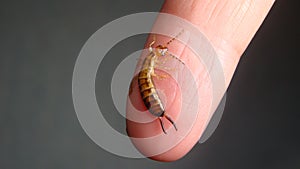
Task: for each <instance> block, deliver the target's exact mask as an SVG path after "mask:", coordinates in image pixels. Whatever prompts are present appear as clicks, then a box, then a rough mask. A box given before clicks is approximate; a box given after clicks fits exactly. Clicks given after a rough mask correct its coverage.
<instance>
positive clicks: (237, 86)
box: [0, 0, 300, 169]
mask: <svg viewBox="0 0 300 169" xmlns="http://www.w3.org/2000/svg"><path fill="white" fill-rule="evenodd" d="M296 2H297V1H294V4H293V3H292V2H288V1H284V0H282V1H278V2H277V3H276V4H275V5H274V6H273V9H272V11H271V12H270V13H269V15H268V17H267V18H266V20H265V22H264V24H263V25H262V26H261V28H260V30H259V31H258V32H257V34H256V36H255V38H254V39H253V41H252V42H251V44H250V45H249V47H248V49H247V50H246V52H245V53H244V54H243V56H242V59H241V61H240V63H239V66H238V68H237V71H236V73H235V75H234V78H233V80H232V82H231V85H230V87H229V89H228V95H227V103H226V108H225V112H224V115H223V118H222V121H221V123H220V124H219V127H218V128H217V130H216V132H215V133H214V135H213V136H212V137H211V138H210V139H209V140H208V141H207V142H206V143H204V144H198V145H196V146H195V147H194V148H193V150H192V151H191V152H190V153H189V154H188V155H187V156H185V157H184V158H183V159H181V160H179V161H176V162H173V163H160V162H155V161H151V160H149V159H127V158H122V157H118V156H115V155H113V154H110V153H108V152H106V151H104V150H102V149H101V148H99V147H98V146H97V145H96V144H94V143H93V142H92V141H91V140H90V139H89V138H88V136H87V135H86V134H85V133H84V131H83V130H82V128H81V126H80V124H79V122H78V120H77V118H76V114H75V112H74V108H73V104H72V92H71V82H72V81H71V80H72V71H73V66H74V63H75V61H76V57H77V56H78V53H79V51H80V49H81V47H82V46H83V44H84V43H85V41H86V40H87V39H88V38H89V36H90V35H92V34H93V33H94V32H95V31H96V30H97V29H99V28H100V27H101V26H103V25H105V24H106V23H108V22H110V21H111V20H113V19H116V18H118V17H121V16H124V15H127V14H131V13H135V12H145V11H159V9H160V6H161V4H162V3H163V2H162V1H159V0H155V1H140V0H130V1H124V0H110V1H104V0H94V1H74V0H73V1H67V0H63V1H58V0H52V1H50V0H47V1H46V0H35V1H34V0H28V1H13V0H11V1H1V4H0V21H1V22H0V44H1V47H0V49H1V50H0V169H18V168H31V169H35V168H37V169H39V168H45V169H46V168H49V169H50V168H51V169H52V168H59V169H60V168H72V169H76V168H78V169H79V168H117V167H120V168H130V169H134V168H171V169H177V168H202V169H219V168H225V169H240V168H243V169H248V168H249V169H253V168H263V169H277V168H278V169H282V168H289V169H294V168H295V169H296V168H300V153H299V151H300V146H299V143H300V137H299V129H300V127H299V122H298V121H299V118H300V115H299V109H298V105H297V104H299V90H298V88H299V86H300V84H299V70H298V68H299V62H298V61H299V54H298V51H296V49H297V47H298V48H299V40H300V39H299V29H300V28H299V17H298V12H297V8H298V7H299V5H298V4H296ZM298 10H299V9H298ZM145 37H146V36H137V37H133V38H132V39H128V41H127V42H130V43H124V42H123V44H124V45H119V48H123V50H127V49H140V48H141V47H142V46H143V42H144V40H145ZM116 51H119V50H115V52H116ZM116 53H118V52H116ZM123 54H124V53H122V50H120V52H119V53H118V55H119V56H121V55H123ZM115 58H116V59H120V58H118V56H115ZM97 78H101V75H99V76H97ZM103 78H105V77H103ZM98 93H99V92H98ZM99 97H101V96H98V98H99ZM102 97H103V96H102ZM104 97H105V96H104ZM113 117H114V115H112V116H111V117H109V116H107V118H108V119H112V118H113ZM111 124H112V125H113V126H114V127H115V128H118V129H119V130H122V128H124V125H125V123H124V121H123V119H122V118H119V117H118V119H117V120H111Z"/></svg>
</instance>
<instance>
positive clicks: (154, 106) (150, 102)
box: [138, 57, 165, 117]
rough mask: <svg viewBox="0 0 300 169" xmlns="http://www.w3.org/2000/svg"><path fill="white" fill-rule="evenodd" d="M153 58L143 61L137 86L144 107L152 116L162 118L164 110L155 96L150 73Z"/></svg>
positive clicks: (156, 95) (155, 92)
mask: <svg viewBox="0 0 300 169" xmlns="http://www.w3.org/2000/svg"><path fill="white" fill-rule="evenodd" d="M152 59H153V58H151V57H147V58H146V59H145V61H144V64H143V66H142V67H143V68H142V70H141V72H140V73H139V75H138V84H139V88H140V93H141V96H142V99H143V101H144V104H145V106H146V107H147V109H148V110H149V112H150V113H151V114H153V115H154V116H157V117H160V116H163V114H164V112H165V110H164V107H163V104H162V102H161V100H160V98H159V96H158V94H157V91H156V89H155V86H154V83H153V80H152V75H151V72H152V71H153V67H152V66H151V62H153V60H152ZM147 66H148V67H147Z"/></svg>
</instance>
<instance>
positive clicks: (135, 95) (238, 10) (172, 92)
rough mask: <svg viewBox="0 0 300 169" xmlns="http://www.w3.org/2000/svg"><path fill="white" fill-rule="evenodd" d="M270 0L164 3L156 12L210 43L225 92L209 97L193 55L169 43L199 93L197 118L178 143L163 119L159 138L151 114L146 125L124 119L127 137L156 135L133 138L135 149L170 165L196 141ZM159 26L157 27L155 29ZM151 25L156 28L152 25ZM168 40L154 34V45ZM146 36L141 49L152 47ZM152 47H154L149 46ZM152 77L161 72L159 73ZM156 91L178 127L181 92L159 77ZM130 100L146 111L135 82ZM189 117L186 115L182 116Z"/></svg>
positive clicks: (201, 69) (170, 0) (146, 115)
mask: <svg viewBox="0 0 300 169" xmlns="http://www.w3.org/2000/svg"><path fill="white" fill-rule="evenodd" d="M273 3H274V1H273V0H264V1H262V0H210V1H206V0H166V1H165V3H164V5H163V7H162V9H161V12H164V13H169V14H173V15H176V16H179V17H182V18H184V19H186V20H188V21H190V22H191V23H193V24H194V25H195V26H196V27H197V28H198V29H199V30H200V31H201V32H202V33H203V34H204V35H205V36H206V37H207V38H208V39H209V41H210V42H211V43H212V45H213V47H214V48H215V50H216V53H217V54H218V57H219V58H218V59H219V61H220V62H221V65H222V69H223V72H224V77H225V79H224V80H225V87H224V91H221V92H220V93H221V94H220V95H219V96H218V97H217V98H212V91H211V85H212V84H211V81H210V79H209V77H208V76H205V75H206V73H205V72H206V71H205V70H204V66H203V65H201V63H199V62H198V61H197V60H196V59H195V57H194V55H193V53H192V52H191V51H190V50H189V49H187V48H185V47H183V45H182V44H180V43H178V42H172V44H170V45H169V46H168V48H169V51H172V52H174V53H176V54H178V56H179V57H180V59H181V60H182V61H183V62H184V63H185V64H186V66H187V67H189V68H190V70H191V72H192V74H193V75H194V76H195V77H196V81H197V85H198V89H197V90H198V91H197V92H198V94H199V95H201V96H200V98H199V103H200V102H201V106H199V107H198V111H199V113H200V114H201V115H199V116H196V117H195V123H193V124H194V125H192V127H191V131H190V132H189V133H188V134H187V135H185V136H184V138H183V139H182V140H181V141H180V142H178V143H177V142H176V141H174V140H175V138H174V137H173V136H176V135H182V133H181V132H180V128H179V127H178V128H179V131H178V132H176V131H174V129H173V128H172V126H171V125H170V124H169V123H168V122H167V121H165V126H166V128H167V130H168V131H169V133H168V134H167V135H164V134H163V132H162V130H161V126H160V124H159V121H158V120H157V119H156V118H155V117H154V116H152V115H151V114H150V113H147V112H144V113H143V114H142V115H141V114H139V117H140V116H144V118H148V119H152V120H153V121H151V122H149V123H138V122H134V121H132V120H130V119H128V120H127V132H128V135H129V136H130V137H135V138H148V137H152V136H155V135H158V134H160V135H161V137H159V138H158V139H157V140H155V142H150V143H149V142H143V141H140V140H135V139H132V142H133V143H134V144H135V146H136V147H137V149H138V150H139V151H140V152H141V153H143V154H144V155H145V156H148V157H149V156H150V157H149V158H151V159H153V160H158V161H175V160H178V159H180V158H182V157H183V156H184V155H185V154H187V153H188V152H189V151H190V150H191V149H192V148H193V146H194V145H195V144H196V143H197V141H198V140H199V138H200V136H201V135H202V133H203V131H204V130H205V127H206V125H207V123H208V122H209V120H210V118H211V115H212V114H210V113H209V112H210V110H211V109H215V107H212V105H211V102H212V99H217V100H220V99H221V97H222V94H224V92H225V90H226V89H227V87H228V85H229V83H230V80H231V79H232V76H233V73H234V71H235V69H236V66H237V64H238V61H239V59H240V56H241V55H242V53H243V52H244V51H245V49H246V47H247V46H248V44H249V43H250V41H251V39H252V38H253V36H254V34H255V32H256V31H257V30H258V28H259V26H260V25H261V24H262V22H263V20H264V18H265V17H266V15H267V13H268V11H269V10H270V8H271V6H272V4H273ZM159 26H161V25H159ZM159 26H158V27H159ZM154 27H155V25H154ZM169 39H170V38H166V37H162V36H158V37H157V40H156V42H158V43H165V42H166V41H168V40H169ZM151 41H152V39H151V38H149V40H148V42H147V45H146V47H148V45H149V43H151ZM154 46H156V45H154ZM157 74H164V76H167V75H166V74H165V73H164V72H158V73H157ZM154 82H155V86H156V88H157V89H159V90H161V91H163V93H164V95H165V97H162V100H163V102H165V103H166V112H168V115H170V116H171V117H172V118H173V119H174V120H175V121H177V123H180V121H178V120H181V121H182V120H183V121H184V120H185V119H183V118H178V117H179V115H178V114H179V113H180V110H181V104H180V103H181V102H182V100H181V96H182V93H183V92H185V91H184V89H183V90H180V88H179V87H178V85H177V84H176V82H175V80H174V79H172V78H171V77H169V78H168V77H166V78H163V79H158V78H157V77H155V78H154ZM129 100H130V102H131V104H132V105H133V107H135V108H136V109H138V110H142V111H146V108H145V106H144V104H143V101H142V99H141V97H140V94H139V89H138V84H137V80H136V78H134V79H133V81H132V84H131V88H130V92H129ZM135 113H136V112H134V110H132V109H131V108H130V106H127V116H131V117H138V116H137V114H135ZM185 113H188V112H185ZM174 142H176V144H175V146H174V147H172V148H171V149H169V150H167V151H164V148H165V147H168V144H174ZM160 149H161V150H162V153H159V154H155V155H153V152H154V151H158V150H160Z"/></svg>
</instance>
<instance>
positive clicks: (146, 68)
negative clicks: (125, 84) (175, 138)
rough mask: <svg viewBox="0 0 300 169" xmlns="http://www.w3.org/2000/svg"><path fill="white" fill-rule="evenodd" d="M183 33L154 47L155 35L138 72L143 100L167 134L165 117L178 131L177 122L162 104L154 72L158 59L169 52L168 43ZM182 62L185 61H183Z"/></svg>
mask: <svg viewBox="0 0 300 169" xmlns="http://www.w3.org/2000/svg"><path fill="white" fill-rule="evenodd" d="M181 33H182V31H181V32H180V33H179V34H177V35H176V36H175V37H174V38H172V39H171V40H170V41H169V42H167V44H166V45H158V46H156V47H155V48H153V47H152V45H153V44H154V43H155V37H154V38H153V41H152V43H151V44H150V45H149V48H148V49H149V52H150V53H149V54H148V55H147V56H146V58H145V59H144V61H143V63H142V68H141V71H140V72H139V74H138V85H139V89H140V94H141V97H142V99H143V102H144V104H145V106H146V108H147V109H148V110H149V112H150V113H151V114H152V115H154V116H156V117H158V119H159V121H160V125H161V128H162V130H163V132H164V133H165V134H167V132H166V130H165V127H164V122H163V120H162V119H163V118H166V119H167V120H168V121H169V122H170V123H171V124H172V125H173V126H174V128H175V130H176V131H177V127H176V124H175V122H174V121H173V120H172V118H171V117H170V116H168V115H167V114H166V111H165V107H164V105H163V104H162V101H161V99H160V97H159V95H158V93H157V90H156V87H155V84H154V82H153V76H156V74H155V72H154V68H155V65H156V62H157V59H158V58H159V57H163V56H165V55H166V54H167V52H168V48H167V45H169V44H170V43H171V42H172V41H174V40H175V39H176V38H177V37H178V36H179V35H180V34H181ZM171 56H172V57H174V58H175V59H177V60H179V59H178V58H176V57H175V56H173V55H171ZM179 61H180V60H179ZM180 62H181V63H183V62H182V61H180ZM183 64H184V63H183Z"/></svg>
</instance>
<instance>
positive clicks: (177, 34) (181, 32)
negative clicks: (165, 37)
mask: <svg viewBox="0 0 300 169" xmlns="http://www.w3.org/2000/svg"><path fill="white" fill-rule="evenodd" d="M183 31H184V29H182V30H181V31H180V32H179V33H178V34H177V35H176V36H175V37H173V38H172V39H171V40H170V41H169V42H167V45H169V44H170V43H172V42H173V41H174V40H175V39H176V38H178V37H179V36H180V35H181V34H182V33H183ZM167 45H166V46H167Z"/></svg>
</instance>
